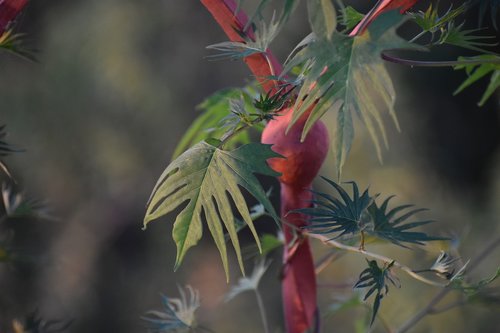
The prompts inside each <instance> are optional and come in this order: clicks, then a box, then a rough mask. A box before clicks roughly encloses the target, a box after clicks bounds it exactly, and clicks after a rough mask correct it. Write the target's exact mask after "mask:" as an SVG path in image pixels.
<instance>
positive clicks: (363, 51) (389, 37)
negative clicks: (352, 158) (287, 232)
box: [284, 11, 422, 177]
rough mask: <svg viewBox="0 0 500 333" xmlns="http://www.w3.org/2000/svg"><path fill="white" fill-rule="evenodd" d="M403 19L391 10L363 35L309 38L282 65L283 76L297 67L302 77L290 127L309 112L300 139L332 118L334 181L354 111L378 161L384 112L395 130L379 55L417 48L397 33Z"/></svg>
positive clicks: (348, 141)
mask: <svg viewBox="0 0 500 333" xmlns="http://www.w3.org/2000/svg"><path fill="white" fill-rule="evenodd" d="M404 21H405V18H404V17H403V16H402V15H400V14H399V13H398V12H397V11H390V12H387V13H384V14H382V15H380V16H379V17H378V18H377V19H376V20H375V21H374V22H373V23H372V24H371V25H370V26H369V28H368V31H367V32H365V33H363V34H362V35H360V36H357V37H354V38H353V37H349V36H345V35H343V34H341V33H338V32H336V31H334V32H333V34H332V37H331V40H329V39H327V38H322V37H321V36H317V35H315V34H313V35H309V36H307V37H306V39H304V41H302V42H301V43H300V44H299V45H298V46H297V47H296V48H295V50H294V51H293V52H292V55H291V56H290V57H289V59H288V61H287V63H286V66H285V69H284V72H289V71H290V70H291V69H292V68H294V67H295V66H298V65H301V64H302V65H304V72H306V73H307V76H306V78H305V79H304V80H303V84H302V87H301V89H300V91H299V93H298V97H297V101H296V104H295V108H294V114H293V117H292V121H291V122H290V126H289V128H291V126H293V124H294V123H295V122H296V121H297V120H298V119H300V118H301V117H302V116H303V115H304V114H306V113H307V112H309V115H308V118H307V121H306V124H305V126H304V130H303V133H302V140H304V139H305V137H306V135H307V133H308V131H309V130H310V129H311V128H312V126H313V125H314V123H315V122H316V121H317V120H318V119H320V118H321V117H322V116H323V115H324V114H325V113H326V112H333V113H336V114H337V115H336V121H335V122H334V123H333V124H332V125H331V127H332V128H333V136H332V140H333V149H334V152H335V161H336V166H337V169H338V176H339V177H340V175H341V170H342V166H343V165H344V163H345V161H346V158H347V155H348V153H349V150H350V148H351V145H352V141H353V138H354V126H353V119H352V118H353V117H352V114H353V113H355V114H356V115H357V116H358V117H359V118H360V119H361V121H362V122H363V123H364V125H365V127H366V129H367V130H368V133H369V135H370V137H371V139H372V141H373V143H374V146H375V149H376V151H377V155H378V157H379V159H380V160H382V151H381V143H382V142H383V143H384V144H385V146H387V145H388V143H387V136H386V132H385V127H384V124H383V121H382V113H384V112H387V113H388V114H389V115H390V116H391V118H392V119H393V121H394V124H395V125H396V127H397V128H398V130H399V125H398V122H397V118H396V114H395V111H394V102H395V95H396V93H395V90H394V86H393V83H392V80H391V78H390V76H389V73H388V72H387V70H386V68H385V65H384V63H383V61H382V59H381V57H380V54H381V53H382V51H384V50H387V49H401V48H405V49H418V50H422V47H421V46H418V45H415V44H411V43H409V42H407V41H406V40H404V39H402V38H400V37H399V36H398V35H397V34H396V29H397V28H398V27H399V26H400V25H401V24H402V23H403V22H404ZM311 109H312V110H311Z"/></svg>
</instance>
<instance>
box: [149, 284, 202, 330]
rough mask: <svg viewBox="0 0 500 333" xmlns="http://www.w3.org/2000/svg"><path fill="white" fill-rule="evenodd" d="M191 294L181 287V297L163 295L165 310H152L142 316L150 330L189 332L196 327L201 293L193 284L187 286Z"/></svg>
mask: <svg viewBox="0 0 500 333" xmlns="http://www.w3.org/2000/svg"><path fill="white" fill-rule="evenodd" d="M186 289H187V292H188V293H189V295H186V292H185V291H184V290H183V289H182V288H180V287H179V294H180V296H181V297H180V298H170V297H167V296H165V295H162V302H163V310H162V311H156V310H151V311H148V312H146V314H145V316H143V317H142V319H143V320H144V321H146V323H147V325H148V329H149V332H152V333H163V332H179V333H180V332H189V331H191V329H192V328H194V327H196V317H195V311H196V310H197V309H198V308H199V307H200V294H199V292H198V290H195V289H193V288H192V287H191V286H187V287H186Z"/></svg>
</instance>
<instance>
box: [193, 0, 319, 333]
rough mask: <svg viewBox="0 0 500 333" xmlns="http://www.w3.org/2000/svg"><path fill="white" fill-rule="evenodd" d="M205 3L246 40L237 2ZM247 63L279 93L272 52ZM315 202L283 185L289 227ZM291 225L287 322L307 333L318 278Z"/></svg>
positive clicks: (291, 332)
mask: <svg viewBox="0 0 500 333" xmlns="http://www.w3.org/2000/svg"><path fill="white" fill-rule="evenodd" d="M201 2H202V3H203V5H205V7H206V8H207V9H208V10H209V11H210V13H211V14H212V15H213V17H214V18H215V20H216V21H217V23H218V24H219V25H220V26H221V28H222V29H223V30H224V32H225V33H226V35H227V36H228V37H229V39H230V40H231V41H234V42H242V41H243V39H242V38H241V36H240V34H238V33H237V31H243V29H244V27H245V26H246V25H247V23H248V17H247V16H246V15H245V13H244V12H242V11H239V12H238V13H236V15H235V14H234V13H235V11H236V8H237V6H236V2H235V1H234V0H201ZM245 33H246V35H247V36H248V37H249V38H253V37H254V35H253V31H252V30H251V28H250V29H249V30H247V31H245ZM244 61H245V63H246V64H247V66H248V67H249V68H250V70H251V71H252V72H253V74H254V75H255V77H256V78H257V80H258V81H259V83H260V84H261V86H262V88H263V89H264V91H266V92H269V91H276V90H277V89H276V88H277V87H278V84H279V82H276V81H271V80H269V79H268V77H269V76H271V75H279V74H280V73H281V72H282V66H281V64H280V63H279V62H278V61H277V60H276V58H275V57H274V56H273V54H272V53H271V51H269V50H267V52H266V53H265V54H253V55H251V56H249V57H246V58H244ZM280 118H284V117H280ZM300 131H301V130H300ZM309 187H310V186H309ZM297 188H299V190H297ZM311 199H312V195H311V192H310V191H309V188H307V187H306V188H305V189H304V188H301V187H300V186H289V185H286V184H284V183H283V182H281V216H282V218H283V220H285V219H286V222H287V223H288V224H294V225H296V226H301V225H303V224H304V221H306V220H307V219H306V218H305V216H303V215H302V214H288V213H289V212H290V211H291V210H294V209H299V208H304V207H307V206H309V205H310V200H311ZM288 224H284V225H283V230H284V233H285V239H286V244H288V245H287V246H285V249H284V253H283V256H284V272H283V273H284V274H283V281H282V291H283V308H284V313H285V323H286V328H287V332H288V333H303V332H305V331H307V330H309V329H311V328H312V327H314V326H316V325H315V323H314V322H315V315H316V314H317V305H316V275H315V271H314V262H313V258H312V254H311V249H310V246H309V242H308V240H307V238H304V237H303V235H302V234H301V233H300V232H296V233H294V232H293V230H292V229H291V227H290V226H289V225H288ZM294 234H296V236H297V242H294V239H295V238H294V237H295V236H294Z"/></svg>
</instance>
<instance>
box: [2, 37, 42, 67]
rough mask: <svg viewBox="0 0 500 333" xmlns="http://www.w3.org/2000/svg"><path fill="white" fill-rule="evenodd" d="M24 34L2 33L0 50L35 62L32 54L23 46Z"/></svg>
mask: <svg viewBox="0 0 500 333" xmlns="http://www.w3.org/2000/svg"><path fill="white" fill-rule="evenodd" d="M23 42H24V34H15V33H13V31H12V30H8V31H6V32H4V33H3V34H2V35H1V36H0V50H5V51H8V52H12V53H14V54H16V55H18V56H21V57H23V58H25V59H27V60H31V61H36V58H35V55H34V52H33V51H32V50H28V49H26V48H25V47H24V46H23Z"/></svg>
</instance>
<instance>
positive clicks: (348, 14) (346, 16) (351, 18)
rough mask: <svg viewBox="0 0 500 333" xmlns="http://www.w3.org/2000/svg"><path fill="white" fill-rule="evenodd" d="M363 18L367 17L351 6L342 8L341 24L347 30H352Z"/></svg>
mask: <svg viewBox="0 0 500 333" xmlns="http://www.w3.org/2000/svg"><path fill="white" fill-rule="evenodd" d="M363 17H365V15H363V14H361V13H360V12H358V11H357V10H356V9H354V8H352V7H351V6H346V7H344V8H342V11H341V15H340V18H339V22H340V23H341V24H342V25H343V26H345V29H346V30H352V29H353V28H354V27H355V26H356V25H357V24H358V23H359V22H361V20H362V19H363Z"/></svg>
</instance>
